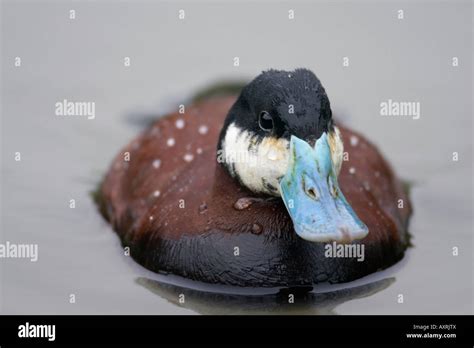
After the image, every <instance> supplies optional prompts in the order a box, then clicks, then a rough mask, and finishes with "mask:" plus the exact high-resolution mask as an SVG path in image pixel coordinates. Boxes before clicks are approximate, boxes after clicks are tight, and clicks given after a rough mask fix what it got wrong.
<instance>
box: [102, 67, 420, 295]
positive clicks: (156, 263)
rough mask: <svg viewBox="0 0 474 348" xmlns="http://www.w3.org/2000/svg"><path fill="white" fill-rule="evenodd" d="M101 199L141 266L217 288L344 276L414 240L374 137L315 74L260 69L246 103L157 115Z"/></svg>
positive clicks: (225, 100)
mask: <svg viewBox="0 0 474 348" xmlns="http://www.w3.org/2000/svg"><path fill="white" fill-rule="evenodd" d="M344 143H345V144H346V146H345V149H344V146H343V144H344ZM216 149H217V151H216ZM99 194H100V195H99V205H100V208H101V211H102V213H103V215H104V216H105V217H106V219H107V220H108V221H110V223H111V224H112V225H113V227H114V229H115V230H116V231H117V233H118V234H119V236H120V238H121V240H122V243H123V245H124V246H128V247H130V250H131V255H132V257H133V258H134V259H135V260H137V261H138V262H139V263H140V264H142V265H144V266H145V267H146V268H148V269H150V270H153V271H156V272H160V273H171V274H175V275H179V276H183V277H186V278H190V279H193V280H198V281H203V282H207V283H220V284H229V285H237V286H254V287H257V286H258V287H278V286H311V285H314V284H317V283H320V282H326V281H328V282H331V283H338V282H347V281H350V280H354V279H357V278H360V277H362V276H365V275H367V274H369V273H372V272H375V271H377V270H380V269H383V268H386V267H388V266H390V265H392V264H394V263H395V262H397V261H398V260H400V259H401V258H402V257H403V254H404V251H405V249H406V247H407V245H408V233H407V225H408V220H409V216H410V214H411V206H410V203H409V200H408V197H407V194H406V192H405V191H404V189H403V185H402V184H401V183H400V181H399V180H398V179H397V178H396V177H395V176H394V174H393V172H392V170H391V168H390V166H389V165H388V163H387V162H386V161H385V160H384V159H383V157H382V156H381V155H380V153H379V152H378V151H377V149H376V148H375V147H374V146H373V145H372V144H370V143H369V142H368V141H367V140H365V139H364V138H363V137H362V136H361V135H360V134H356V133H355V132H353V131H351V130H349V129H347V128H345V127H342V126H340V125H339V126H336V125H335V123H334V120H333V118H332V112H331V108H330V103H329V99H328V97H327V95H326V92H325V90H324V88H323V86H322V85H321V83H320V81H319V80H318V78H317V77H316V76H315V75H314V74H313V73H312V72H310V71H309V70H306V69H297V70H295V71H292V72H288V71H276V70H269V71H266V72H263V73H262V74H261V75H259V76H258V77H257V78H255V79H254V80H253V81H252V82H250V83H249V84H248V85H247V86H246V87H244V88H243V90H242V92H241V94H240V95H239V96H238V97H237V98H235V97H233V96H232V97H218V98H217V97H216V98H208V99H207V100H204V101H201V102H199V103H197V104H195V105H192V106H190V107H188V108H187V109H186V112H185V113H184V114H181V113H175V114H172V115H169V116H166V117H163V118H160V119H159V120H157V121H156V122H155V123H154V124H153V125H152V126H151V127H149V128H148V129H147V130H145V131H144V132H143V133H142V134H141V135H139V136H138V137H137V138H136V139H135V140H134V141H132V142H131V143H130V144H129V145H128V146H127V147H126V148H125V149H124V150H123V151H122V152H121V153H119V155H118V156H117V157H116V159H115V160H114V162H113V164H112V167H111V169H110V170H109V172H108V174H107V176H106V178H105V180H104V182H103V183H102V185H101V187H100V190H99ZM400 202H402V203H403V204H400ZM335 242H336V243H335ZM337 243H344V244H345V246H347V244H349V243H350V244H352V245H353V246H354V250H356V248H355V247H360V246H363V247H364V248H362V250H363V251H364V255H363V258H362V259H361V257H360V255H357V256H356V255H353V256H350V255H349V256H347V255H346V256H347V257H341V255H337V254H336V251H334V252H332V253H328V252H327V246H328V245H329V246H337ZM344 249H347V248H344ZM360 249H361V248H357V250H360ZM342 256H344V255H342ZM361 260H363V261H362V262H361Z"/></svg>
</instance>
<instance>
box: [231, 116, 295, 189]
mask: <svg viewBox="0 0 474 348" xmlns="http://www.w3.org/2000/svg"><path fill="white" fill-rule="evenodd" d="M222 150H223V153H222V155H223V160H225V161H226V163H227V164H228V167H229V168H230V171H231V174H232V175H233V176H237V177H239V179H240V180H241V181H242V183H243V184H244V185H245V186H246V187H247V188H249V189H250V190H252V191H254V192H261V193H267V194H270V195H274V196H279V195H280V191H279V189H278V187H279V180H280V178H281V177H282V176H283V175H285V173H286V169H287V167H288V158H289V141H288V140H286V139H278V138H274V137H265V138H264V139H263V140H262V141H260V142H258V141H257V137H256V136H253V135H252V133H250V132H248V131H246V130H243V129H241V128H239V127H238V126H236V125H235V124H234V123H232V124H230V125H229V127H228V128H227V132H226V135H225V138H224V142H223V144H222Z"/></svg>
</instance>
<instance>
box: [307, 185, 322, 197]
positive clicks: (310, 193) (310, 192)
mask: <svg viewBox="0 0 474 348" xmlns="http://www.w3.org/2000/svg"><path fill="white" fill-rule="evenodd" d="M306 194H307V195H308V196H309V197H310V198H311V199H314V200H318V199H319V195H318V191H317V190H316V188H315V187H310V188H308V189H307V190H306Z"/></svg>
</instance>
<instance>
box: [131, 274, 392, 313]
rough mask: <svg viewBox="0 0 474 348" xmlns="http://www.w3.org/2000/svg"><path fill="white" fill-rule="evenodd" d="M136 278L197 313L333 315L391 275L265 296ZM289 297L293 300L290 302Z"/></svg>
mask: <svg viewBox="0 0 474 348" xmlns="http://www.w3.org/2000/svg"><path fill="white" fill-rule="evenodd" d="M136 281H137V283H138V284H139V285H141V286H143V287H145V288H147V289H148V290H150V291H151V292H153V293H155V294H157V295H159V296H160V297H162V298H164V299H166V300H168V301H169V302H171V303H173V304H175V305H177V306H180V307H184V308H187V309H190V310H192V311H195V312H196V313H199V314H216V315H218V314H299V315H315V314H337V313H336V312H335V311H334V310H335V308H336V307H337V306H338V305H340V304H342V303H344V302H347V301H351V300H355V299H359V298H363V297H368V296H371V295H373V294H375V293H378V292H380V291H382V290H384V289H386V288H387V287H389V286H390V285H391V284H392V283H394V282H395V278H385V279H382V280H379V281H375V282H372V283H368V284H364V285H359V286H354V287H349V288H343V289H339V290H335V291H328V292H319V293H318V292H315V291H311V288H285V289H281V290H279V291H278V292H277V293H274V294H265V295H245V294H242V295H241V294H228V293H216V292H208V291H201V290H195V289H190V288H186V287H181V286H178V285H172V284H167V283H163V282H159V281H156V280H152V279H149V278H143V277H141V278H137V280H136ZM291 295H293V297H291ZM292 299H293V300H294V301H293V303H290V302H292V301H291V300H292Z"/></svg>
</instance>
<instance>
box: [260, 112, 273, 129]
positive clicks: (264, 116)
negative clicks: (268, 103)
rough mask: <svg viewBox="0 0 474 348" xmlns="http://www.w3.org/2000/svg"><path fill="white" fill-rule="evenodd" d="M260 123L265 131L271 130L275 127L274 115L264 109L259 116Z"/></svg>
mask: <svg viewBox="0 0 474 348" xmlns="http://www.w3.org/2000/svg"><path fill="white" fill-rule="evenodd" d="M258 125H259V126H260V128H262V129H263V130H264V131H265V132H271V131H272V129H273V118H272V116H271V115H270V114H269V113H268V112H266V111H262V112H261V113H260V116H259V118H258Z"/></svg>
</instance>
